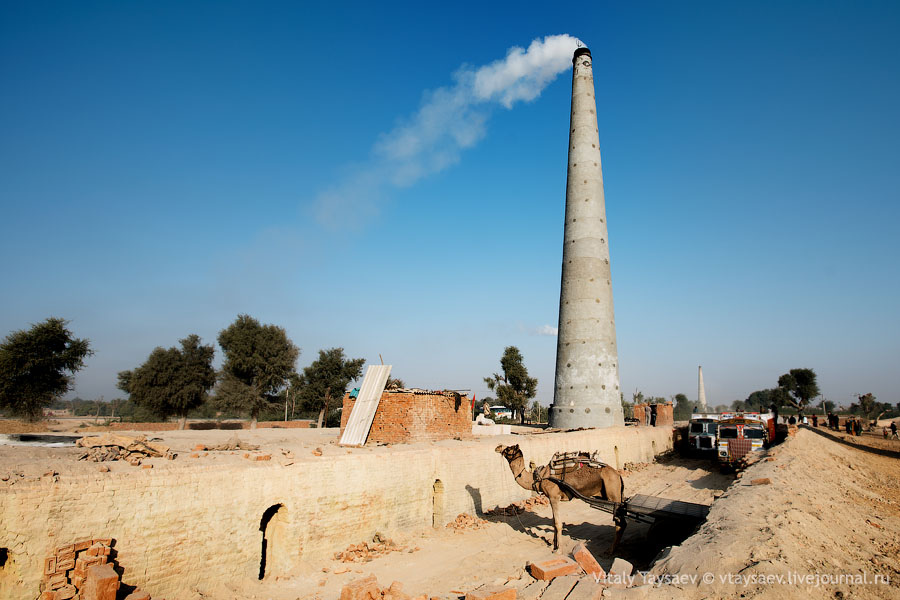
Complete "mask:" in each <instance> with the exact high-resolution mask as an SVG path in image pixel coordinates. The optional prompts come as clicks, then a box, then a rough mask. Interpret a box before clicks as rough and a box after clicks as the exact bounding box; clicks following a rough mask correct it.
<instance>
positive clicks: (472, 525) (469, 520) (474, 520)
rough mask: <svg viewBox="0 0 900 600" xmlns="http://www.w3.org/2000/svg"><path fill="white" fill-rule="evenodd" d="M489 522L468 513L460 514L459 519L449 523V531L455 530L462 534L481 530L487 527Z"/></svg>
mask: <svg viewBox="0 0 900 600" xmlns="http://www.w3.org/2000/svg"><path fill="white" fill-rule="evenodd" d="M487 524H488V522H487V521H485V520H484V519H479V518H478V517H473V516H472V515H470V514H468V513H460V514H459V515H457V517H456V518H455V519H454V520H452V521H450V522H449V523H447V527H448V528H449V529H453V530H455V531H456V532H458V533H462V532H463V531H466V530H467V529H481V528H482V527H485V526H487Z"/></svg>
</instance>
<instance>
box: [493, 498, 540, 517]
mask: <svg viewBox="0 0 900 600" xmlns="http://www.w3.org/2000/svg"><path fill="white" fill-rule="evenodd" d="M548 504H550V500H549V499H548V498H547V497H546V496H531V497H530V498H528V499H527V500H523V501H521V502H513V503H512V504H510V505H509V506H498V507H497V508H492V509H491V510H489V511H486V512H485V513H484V514H486V515H488V516H491V517H505V516H515V515H521V514H522V513H523V512H525V511H526V510H534V507H535V506H547V505H548Z"/></svg>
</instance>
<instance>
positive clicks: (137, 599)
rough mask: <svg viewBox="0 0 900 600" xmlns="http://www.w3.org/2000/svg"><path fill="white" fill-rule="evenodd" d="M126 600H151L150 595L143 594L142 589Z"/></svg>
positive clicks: (131, 594)
mask: <svg viewBox="0 0 900 600" xmlns="http://www.w3.org/2000/svg"><path fill="white" fill-rule="evenodd" d="M125 600H150V594H148V593H147V592H142V591H141V590H140V588H138V589H136V590H134V591H133V592H131V593H130V594H128V595H127V596H125Z"/></svg>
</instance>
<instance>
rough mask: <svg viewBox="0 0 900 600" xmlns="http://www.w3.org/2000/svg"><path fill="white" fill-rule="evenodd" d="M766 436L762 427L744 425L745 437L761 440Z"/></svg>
mask: <svg viewBox="0 0 900 600" xmlns="http://www.w3.org/2000/svg"><path fill="white" fill-rule="evenodd" d="M764 436H765V433H764V432H763V430H762V429H754V428H751V427H744V437H745V438H747V439H748V440H761V439H763V437H764Z"/></svg>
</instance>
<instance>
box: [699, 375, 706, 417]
mask: <svg viewBox="0 0 900 600" xmlns="http://www.w3.org/2000/svg"><path fill="white" fill-rule="evenodd" d="M697 402H698V403H699V404H700V410H706V390H705V389H703V367H702V366H701V367H700V377H699V379H698V380H697Z"/></svg>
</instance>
